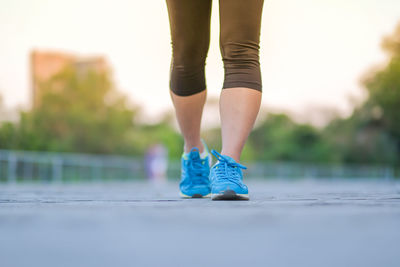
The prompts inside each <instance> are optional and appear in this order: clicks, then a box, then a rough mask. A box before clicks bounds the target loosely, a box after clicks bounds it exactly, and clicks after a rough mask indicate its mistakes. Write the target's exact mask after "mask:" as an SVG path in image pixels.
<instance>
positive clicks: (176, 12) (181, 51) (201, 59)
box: [166, 0, 264, 96]
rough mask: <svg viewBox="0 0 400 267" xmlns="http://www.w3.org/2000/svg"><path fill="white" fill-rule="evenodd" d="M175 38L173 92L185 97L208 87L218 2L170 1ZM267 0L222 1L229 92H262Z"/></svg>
mask: <svg viewBox="0 0 400 267" xmlns="http://www.w3.org/2000/svg"><path fill="white" fill-rule="evenodd" d="M166 1H167V7H168V14H169V22H170V28H171V39H172V61H171V70H170V72H171V73H170V88H171V90H172V91H173V92H174V93H175V94H177V95H179V96H189V95H193V94H196V93H199V92H201V91H203V90H205V89H206V81H205V75H204V66H205V61H206V57H207V52H208V47H209V43H210V17H211V5H212V0H166ZM263 2H264V0H219V7H220V8H219V15H220V50H221V54H222V59H223V62H224V69H225V79H224V85H223V88H233V87H246V88H251V89H255V90H259V91H261V88H262V84H261V74H260V63H259V48H260V47H259V42H260V26H261V13H262V8H263Z"/></svg>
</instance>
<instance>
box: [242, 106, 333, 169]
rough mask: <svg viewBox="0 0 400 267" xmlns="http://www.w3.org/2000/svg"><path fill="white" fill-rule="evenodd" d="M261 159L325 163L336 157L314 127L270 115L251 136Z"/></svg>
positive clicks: (252, 143) (287, 118) (280, 115)
mask: <svg viewBox="0 0 400 267" xmlns="http://www.w3.org/2000/svg"><path fill="white" fill-rule="evenodd" d="M249 142H250V144H251V146H252V147H253V148H254V149H255V151H256V157H257V159H262V160H282V161H285V160H286V161H307V162H311V161H313V162H321V161H332V160H335V155H334V154H333V153H332V149H331V148H330V147H329V145H328V144H327V142H324V140H323V138H322V135H321V133H320V132H319V131H318V130H317V129H316V128H314V127H312V126H311V125H305V124H296V123H295V122H293V121H292V120H291V119H290V118H289V117H288V116H287V115H284V114H268V115H267V116H266V119H265V120H264V121H263V122H261V123H260V125H259V126H258V127H257V128H256V129H255V130H254V131H253V132H252V133H251V134H250V137H249Z"/></svg>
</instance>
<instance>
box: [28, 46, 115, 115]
mask: <svg viewBox="0 0 400 267" xmlns="http://www.w3.org/2000/svg"><path fill="white" fill-rule="evenodd" d="M67 66H72V67H74V68H76V70H77V72H78V73H82V74H83V73H86V72H87V71H89V70H90V71H96V72H100V73H101V72H106V71H108V70H109V66H108V64H107V61H106V60H105V58H104V57H101V56H92V57H82V56H77V55H73V54H68V53H61V52H50V51H32V53H31V75H32V101H33V107H37V106H39V105H40V100H41V96H42V92H40V88H41V87H40V86H39V85H40V83H43V82H45V81H47V80H48V79H50V78H51V77H52V76H53V75H55V74H57V73H59V72H60V71H62V70H63V69H64V68H66V67H67Z"/></svg>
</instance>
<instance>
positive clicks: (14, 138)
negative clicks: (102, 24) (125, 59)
mask: <svg viewBox="0 0 400 267" xmlns="http://www.w3.org/2000/svg"><path fill="white" fill-rule="evenodd" d="M40 91H41V92H43V95H42V97H41V102H40V103H39V105H38V106H37V107H36V108H34V109H32V110H31V111H28V112H22V113H21V119H20V122H19V123H18V124H12V123H5V124H3V125H2V126H1V128H0V148H7V149H21V150H39V151H59V152H83V153H102V154H126V155H142V154H144V152H145V150H146V149H147V147H148V146H150V145H151V144H153V143H159V142H162V143H164V144H165V145H166V146H167V147H168V148H169V149H170V151H171V154H172V155H173V156H177V154H178V152H177V147H181V144H180V143H181V141H180V138H179V137H178V135H177V133H176V132H175V131H174V130H173V129H172V127H171V126H170V124H169V123H168V122H166V121H162V122H161V123H160V124H158V125H154V126H148V125H139V124H135V123H134V118H135V116H136V114H137V110H138V109H137V108H136V107H135V108H131V107H128V104H129V103H128V101H127V98H126V97H125V96H123V95H121V94H120V93H118V92H117V91H116V90H115V89H114V88H113V87H112V83H111V80H110V77H109V74H108V73H97V72H91V71H89V72H86V73H78V72H77V70H76V69H75V68H73V67H72V66H71V67H68V68H66V69H64V70H63V71H61V72H60V73H58V74H57V75H55V76H53V77H52V78H51V79H50V80H48V81H47V82H45V83H43V84H41V85H40Z"/></svg>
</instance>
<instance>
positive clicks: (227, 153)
mask: <svg viewBox="0 0 400 267" xmlns="http://www.w3.org/2000/svg"><path fill="white" fill-rule="evenodd" d="M221 154H222V155H225V156H229V157H231V158H233V159H234V160H235V161H236V162H237V163H240V154H241V153H239V152H235V151H225V150H222V151H221Z"/></svg>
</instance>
